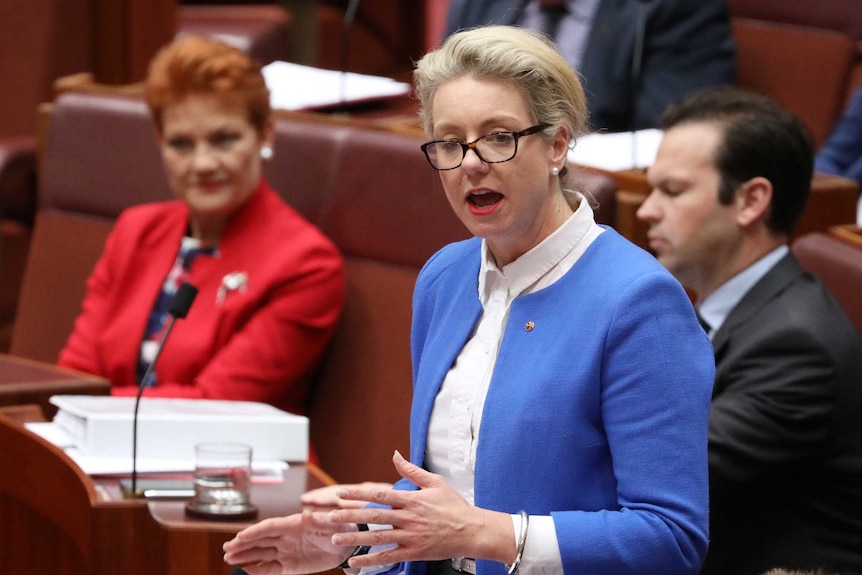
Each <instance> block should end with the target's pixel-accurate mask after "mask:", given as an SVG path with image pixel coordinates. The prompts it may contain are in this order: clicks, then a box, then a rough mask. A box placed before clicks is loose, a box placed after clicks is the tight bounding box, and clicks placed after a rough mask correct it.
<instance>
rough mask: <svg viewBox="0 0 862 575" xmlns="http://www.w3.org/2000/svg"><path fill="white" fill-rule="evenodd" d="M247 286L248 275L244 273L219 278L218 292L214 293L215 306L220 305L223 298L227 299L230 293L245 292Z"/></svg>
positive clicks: (234, 273)
mask: <svg viewBox="0 0 862 575" xmlns="http://www.w3.org/2000/svg"><path fill="white" fill-rule="evenodd" d="M247 284H248V274H247V273H245V272H233V273H229V274H227V275H226V276H224V277H223V278H221V285H220V286H219V288H218V292H217V293H216V305H222V304H223V303H224V300H225V298H226V297H227V294H228V293H230V292H233V291H238V292H240V293H243V292H245V288H246V285H247Z"/></svg>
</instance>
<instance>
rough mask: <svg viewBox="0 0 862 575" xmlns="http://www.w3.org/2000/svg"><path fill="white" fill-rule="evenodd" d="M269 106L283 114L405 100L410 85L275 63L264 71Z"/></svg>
mask: <svg viewBox="0 0 862 575" xmlns="http://www.w3.org/2000/svg"><path fill="white" fill-rule="evenodd" d="M263 77H264V79H265V80H266V85H267V87H268V88H269V92H270V98H269V99H270V105H271V106H272V107H273V108H274V109H281V110H311V109H316V108H325V107H327V106H338V105H342V104H352V103H357V102H369V101H373V100H378V99H383V98H392V97H395V96H402V95H404V94H408V93H409V92H410V84H406V83H404V82H396V81H395V80H393V79H392V78H383V77H381V76H369V75H366V74H356V73H353V72H337V71H334V70H324V69H321V68H312V67H309V66H301V65H299V64H291V63H289V62H273V63H271V64H267V65H266V66H264V67H263Z"/></svg>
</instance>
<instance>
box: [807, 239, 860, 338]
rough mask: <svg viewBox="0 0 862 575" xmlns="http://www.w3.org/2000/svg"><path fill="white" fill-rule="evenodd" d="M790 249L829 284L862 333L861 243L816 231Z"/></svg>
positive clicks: (833, 293)
mask: <svg viewBox="0 0 862 575" xmlns="http://www.w3.org/2000/svg"><path fill="white" fill-rule="evenodd" d="M791 250H792V251H793V255H795V256H796V259H798V260H799V263H800V264H802V267H804V268H805V269H807V270H808V271H810V272H811V273H813V274H814V275H816V276H817V277H818V278H820V281H822V282H823V283H824V284H825V285H826V287H827V289H829V291H830V292H831V293H832V295H833V296H835V299H837V300H838V303H839V304H841V307H842V308H844V312H845V313H846V314H847V317H849V318H850V321H851V322H853V325H855V326H856V329H857V330H858V331H859V333H860V334H862V297H860V295H859V290H860V288H862V245H852V244H851V243H849V242H847V241H843V240H841V239H838V238H836V237H834V236H833V235H830V234H824V233H819V232H816V233H811V234H805V235H803V236H800V237H799V238H798V239H797V240H796V241H794V242H793V244H792V245H791Z"/></svg>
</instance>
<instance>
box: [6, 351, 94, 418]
mask: <svg viewBox="0 0 862 575" xmlns="http://www.w3.org/2000/svg"><path fill="white" fill-rule="evenodd" d="M110 392H111V382H109V381H108V380H107V379H104V378H102V377H97V376H94V375H89V374H86V373H81V372H77V371H73V370H71V369H65V368H62V367H57V366H55V365H51V364H48V363H42V362H39V361H35V360H31V359H26V358H23V357H17V356H14V355H8V354H0V406H11V405H24V404H38V405H39V406H40V407H41V409H42V411H43V412H44V413H45V414H46V415H47V416H49V417H51V416H53V415H54V413H56V411H57V409H56V407H54V406H53V405H52V404H51V403H49V401H48V400H49V398H50V397H51V396H52V395H60V394H62V395H108V394H109V393H110Z"/></svg>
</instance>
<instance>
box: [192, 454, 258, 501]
mask: <svg viewBox="0 0 862 575" xmlns="http://www.w3.org/2000/svg"><path fill="white" fill-rule="evenodd" d="M194 484H195V495H194V498H193V499H192V501H191V502H189V505H188V506H187V507H186V509H187V511H188V512H189V513H190V514H192V515H202V516H217V517H218V516H223V517H234V518H238V517H248V516H249V514H251V515H252V516H253V515H254V513H256V511H257V510H256V509H255V507H254V506H252V505H251V446H250V445H246V444H244V443H230V442H212V443H199V444H198V445H196V446H195V476H194Z"/></svg>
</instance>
